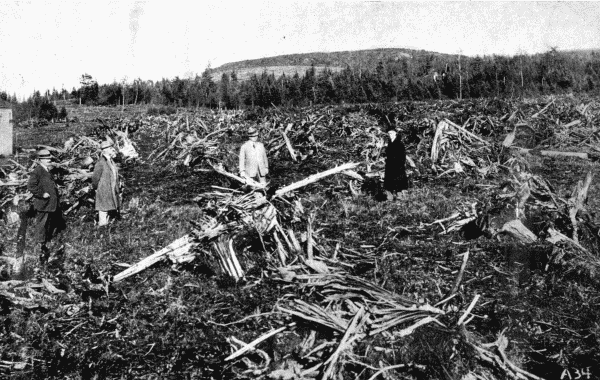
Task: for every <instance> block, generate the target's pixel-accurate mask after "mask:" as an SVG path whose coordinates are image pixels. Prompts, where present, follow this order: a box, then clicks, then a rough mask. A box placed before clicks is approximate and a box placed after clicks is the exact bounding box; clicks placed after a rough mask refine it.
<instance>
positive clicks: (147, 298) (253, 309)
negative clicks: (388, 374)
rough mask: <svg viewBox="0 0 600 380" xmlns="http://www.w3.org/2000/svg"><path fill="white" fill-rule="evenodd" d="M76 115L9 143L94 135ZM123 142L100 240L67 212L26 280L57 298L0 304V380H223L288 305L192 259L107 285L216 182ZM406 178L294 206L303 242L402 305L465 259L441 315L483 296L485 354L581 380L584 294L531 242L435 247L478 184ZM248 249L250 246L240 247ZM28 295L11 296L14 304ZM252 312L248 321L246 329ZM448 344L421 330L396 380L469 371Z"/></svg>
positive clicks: (264, 284) (185, 221)
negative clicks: (238, 351) (493, 345)
mask: <svg viewBox="0 0 600 380" xmlns="http://www.w3.org/2000/svg"><path fill="white" fill-rule="evenodd" d="M80 111H81V112H82V114H80V115H79V119H80V121H79V122H78V123H72V124H71V125H69V127H66V126H64V125H60V126H56V125H55V126H49V127H44V128H41V129H39V130H31V129H17V142H18V143H17V146H19V147H21V148H31V147H34V146H35V145H36V144H47V145H62V141H64V140H65V139H66V138H68V136H69V135H70V134H72V133H76V134H79V133H88V132H90V131H91V130H93V128H94V127H95V126H96V125H95V124H94V122H93V121H92V120H93V117H94V115H95V114H94V113H91V114H90V115H87V117H86V116H85V115H84V114H83V113H85V112H87V111H86V110H85V109H83V110H80ZM113 111H114V110H113ZM96 112H101V110H100V111H98V110H96ZM135 112H140V111H139V110H136V111H135ZM238 139H239V138H238ZM134 140H135V141H136V142H137V144H138V146H139V148H140V153H141V157H142V160H141V161H140V162H139V163H137V164H135V165H130V166H127V167H126V168H124V169H123V172H122V174H123V176H124V179H125V185H126V190H125V193H124V199H125V206H124V219H123V220H120V221H117V222H116V223H114V224H112V225H111V226H110V227H108V228H97V227H96V226H95V213H94V211H93V210H92V209H91V208H87V207H84V208H81V209H79V210H77V211H76V212H74V213H72V214H70V215H69V217H68V228H67V230H66V231H65V232H64V233H63V236H62V237H61V242H62V243H64V244H65V247H66V248H65V251H64V254H62V255H60V256H55V257H54V260H52V261H51V262H50V263H49V265H48V268H46V269H45V270H44V271H42V272H41V273H40V274H39V275H38V276H39V277H40V278H42V277H44V278H48V279H51V280H52V281H53V282H54V283H58V284H59V288H60V289H62V290H64V291H65V293H64V294H59V295H57V296H55V297H51V298H48V299H47V300H46V301H45V303H42V304H40V305H38V306H37V307H33V308H15V307H11V306H9V305H8V304H7V303H6V302H5V301H4V299H3V298H2V297H1V296H0V301H1V302H2V303H1V304H0V310H2V312H1V313H0V333H1V335H0V352H1V354H0V360H4V361H12V362H27V363H28V365H27V366H26V367H25V368H24V369H21V370H14V369H13V370H9V369H0V371H3V372H0V374H1V375H2V376H5V377H10V378H15V379H47V378H61V379H62V378H65V379H90V378H97V379H101V378H115V379H125V378H127V379H159V378H160V379H163V378H166V379H179V378H197V379H200V378H202V379H210V378H213V379H218V378H234V377H244V376H241V375H236V373H237V371H236V367H235V365H231V364H229V363H226V362H224V358H225V357H226V356H227V355H229V353H230V349H229V345H228V343H227V341H226V339H227V338H228V337H229V336H235V337H237V338H238V339H241V340H243V341H246V342H249V341H251V340H253V339H255V338H256V337H258V336H260V335H261V334H263V333H265V332H268V331H269V330H271V329H272V328H273V327H274V326H271V325H270V323H271V322H270V320H269V319H268V318H266V317H263V316H262V315H263V314H264V313H270V312H272V311H273V310H274V306H275V304H276V302H277V301H278V300H279V299H281V298H283V297H286V296H289V295H290V294H294V293H296V292H298V290H297V289H291V288H289V287H284V286H282V284H281V283H280V282H278V281H277V280H276V279H274V278H272V276H270V275H269V273H270V270H271V269H272V268H269V267H261V266H260V265H257V264H255V265H254V266H253V267H251V268H249V276H248V279H247V281H246V282H243V283H239V284H236V283H233V282H232V281H231V280H229V279H228V278H226V277H224V276H222V275H220V274H218V272H217V271H216V270H215V265H214V263H211V262H209V261H204V260H202V259H198V260H196V261H195V262H194V263H192V264H189V265H187V266H185V267H183V268H172V267H170V266H169V265H167V264H164V263H163V264H159V265H157V266H154V267H151V268H149V269H147V270H145V271H143V272H141V273H140V274H138V275H136V276H134V277H131V278H128V279H126V280H125V281H123V282H120V283H116V284H109V283H108V282H107V281H106V279H107V277H108V276H111V275H114V274H116V273H118V272H120V271H121V270H122V269H123V267H122V266H119V264H120V263H129V264H131V263H135V262H137V261H138V260H140V259H141V258H144V257H146V256H148V255H150V254H151V253H153V252H154V251H156V250H158V249H160V248H162V247H164V246H165V245H167V244H168V243H170V242H171V241H173V240H175V239H176V238H178V237H181V236H183V235H185V234H187V233H189V232H190V231H191V225H190V221H193V220H195V219H197V218H198V217H199V216H200V215H201V213H202V210H201V209H200V208H199V207H198V206H197V205H196V204H195V203H194V202H193V201H192V199H193V198H194V196H196V195H198V194H200V193H201V192H203V191H207V190H209V189H210V186H211V185H215V184H216V185H221V186H228V185H229V182H228V181H227V180H225V179H224V178H223V177H221V176H219V175H217V174H214V173H211V172H204V171H196V172H194V171H191V170H187V169H186V170H183V169H177V170H175V169H169V170H167V169H165V168H164V167H163V166H161V165H158V164H157V163H155V162H152V161H147V160H144V157H147V155H148V154H149V153H150V152H151V151H152V150H153V149H154V148H155V146H156V143H157V141H156V140H153V139H152V138H151V136H146V135H144V133H140V134H139V135H137V136H136V137H135V139H134ZM234 142H235V143H237V142H238V141H237V140H235V141H234ZM349 143H350V144H352V142H349ZM233 145H235V144H233V143H232V146H233ZM352 149H354V148H353V147H351V145H350V146H346V148H345V150H344V148H343V145H342V147H341V148H340V151H339V152H337V153H338V154H339V155H348V154H349V153H348V152H349V151H350V150H352ZM409 153H410V152H409ZM330 154H331V155H335V154H336V152H330ZM231 155H232V156H235V151H232V153H231ZM23 159H25V158H23ZM324 165H325V163H323V162H316V163H314V165H313V166H307V165H304V166H302V165H300V164H295V163H290V162H289V161H283V160H282V161H281V162H273V168H272V173H271V175H272V179H273V181H279V182H281V183H284V184H286V183H290V182H291V181H292V180H293V179H298V178H302V177H304V176H305V175H308V174H310V171H311V170H313V172H314V171H318V170H321V169H322V168H323V166H324ZM533 170H534V171H535V173H537V174H541V175H543V176H544V177H545V178H547V179H548V180H549V181H550V183H551V184H552V185H553V186H554V187H555V189H556V193H557V194H559V195H560V196H563V197H565V196H568V195H569V194H570V191H571V190H572V188H573V186H574V184H575V183H576V181H577V180H579V179H582V178H583V177H584V175H585V173H586V172H587V171H588V170H592V171H594V172H596V171H597V163H595V162H590V161H581V160H576V159H570V160H557V159H550V158H547V159H543V160H541V161H539V162H536V166H535V167H534V168H533ZM411 179H412V181H413V186H412V188H411V189H410V190H409V191H408V193H407V194H406V195H405V196H404V197H403V198H402V199H399V200H396V201H393V202H378V201H376V200H375V199H373V198H371V197H368V196H361V197H352V196H351V194H350V193H349V191H348V189H347V184H346V182H345V181H344V180H343V179H341V178H337V177H336V178H332V179H330V180H327V181H323V182H321V183H319V184H316V185H311V186H308V187H306V188H305V189H303V190H301V191H300V192H299V194H300V197H301V199H302V202H303V205H304V207H305V208H306V209H307V210H311V211H314V213H315V215H316V219H315V225H316V226H317V227H318V229H317V233H316V239H318V240H319V241H320V242H321V243H322V244H323V245H325V246H327V247H330V248H332V247H335V245H336V243H341V249H340V257H341V258H342V259H343V258H344V257H345V256H354V257H359V258H360V257H362V258H363V260H362V261H361V260H355V262H356V263H357V264H356V265H354V267H351V268H348V271H349V272H350V273H351V274H355V275H359V276H362V277H365V278H369V279H372V280H373V281H375V282H376V283H378V284H382V285H384V286H385V287H386V288H387V289H389V290H392V291H394V292H396V293H398V294H401V295H405V296H407V297H410V298H411V299H415V300H424V301H425V302H429V303H434V302H436V301H437V300H439V299H441V298H442V297H443V295H444V294H445V293H446V292H447V291H448V289H449V286H450V285H451V284H452V283H453V281H454V279H455V277H456V273H457V271H458V269H459V268H460V265H461V260H462V259H461V257H460V256H459V255H460V254H462V253H463V252H465V251H467V250H469V251H470V253H471V256H470V262H469V265H468V267H467V270H466V272H465V275H464V281H463V283H462V286H461V290H460V296H459V297H456V298H455V299H454V300H453V301H452V303H453V305H454V306H455V307H456V308H459V309H464V308H466V306H467V305H468V304H469V303H470V302H471V300H472V299H473V297H474V296H475V295H476V294H479V295H481V297H482V298H481V299H480V301H479V303H478V305H477V307H476V309H475V314H476V318H475V319H474V320H473V321H472V322H471V324H470V325H469V328H470V329H473V330H474V331H476V333H477V334H478V335H479V336H481V337H483V338H484V339H485V340H486V341H494V340H495V339H496V336H497V334H498V333H499V332H501V331H505V332H506V335H507V337H508V338H509V340H510V342H511V343H510V355H511V358H512V360H513V361H514V362H515V363H516V364H518V365H520V366H522V367H524V368H526V369H527V370H529V371H531V372H533V373H535V374H537V375H539V376H542V377H545V378H561V377H560V375H561V374H562V373H563V372H564V371H565V370H567V371H571V372H570V373H572V374H573V376H575V370H576V369H578V368H583V367H587V366H591V368H592V371H593V370H594V369H598V368H600V366H599V365H600V354H599V352H600V350H598V347H599V345H600V335H599V334H600V328H599V325H598V322H597V321H598V320H599V317H600V311H599V309H598V308H597V305H598V300H599V299H600V292H599V291H598V285H597V283H595V282H594V281H593V280H589V279H588V277H587V276H585V275H584V274H578V273H568V272H565V271H562V270H561V268H560V267H556V266H553V267H550V268H549V269H546V268H545V266H544V265H543V260H544V258H545V257H546V256H547V255H548V250H549V249H550V248H549V247H548V246H547V245H544V244H539V245H529V246H523V245H519V244H516V243H514V242H513V241H512V240H510V239H505V238H497V239H490V238H487V237H485V236H481V237H479V238H476V239H471V240H469V239H466V238H465V237H464V236H462V235H461V234H459V233H450V234H443V229H442V227H440V226H439V225H437V224H434V225H429V224H430V223H432V222H433V221H435V220H438V219H442V218H445V217H447V216H448V215H450V214H452V212H454V211H456V210H457V209H458V210H461V209H463V210H468V209H470V207H471V204H473V203H474V202H479V203H480V204H485V202H486V201H488V194H487V193H486V191H485V187H477V186H474V185H473V183H472V182H469V181H468V179H467V178H466V177H465V176H460V175H458V176H455V177H446V178H445V179H438V178H436V176H435V175H434V174H432V173H427V172H425V171H422V172H421V173H420V174H419V175H416V174H414V175H413V176H412V178H411ZM599 190H600V187H599V186H598V185H597V182H593V184H592V187H591V188H590V192H589V198H590V201H589V209H590V210H593V209H595V208H596V206H598V204H597V203H598V202H599V201H598V195H599ZM530 222H531V223H532V224H534V223H536V222H538V221H537V220H535V219H533V220H531V221H530ZM0 227H1V228H2V233H4V235H3V236H5V238H4V240H3V245H4V247H5V254H6V253H7V252H8V253H9V252H10V250H11V249H12V248H11V247H12V245H13V244H14V240H13V239H14V234H15V230H14V229H9V228H8V227H6V226H4V225H2V226H0ZM249 239H250V241H249V242H248V243H249V244H252V241H251V240H252V236H250V237H249ZM58 245H59V243H56V244H55V245H54V246H53V248H55V249H56V247H57V246H58ZM28 248H29V249H31V245H29V246H28ZM30 290H31V289H23V290H22V295H23V296H26V295H27V294H28V293H27V292H28V291H30ZM250 315H256V317H252V318H247V319H244V318H245V317H247V316H250ZM282 318H283V317H282ZM565 326H568V327H565ZM298 340H300V337H298V336H293V335H285V336H284V337H281V338H279V339H273V340H270V341H269V342H267V343H266V345H267V347H266V348H265V351H266V352H267V353H268V354H269V355H270V356H271V357H273V358H281V357H284V356H286V355H288V356H293V355H295V354H297V353H296V352H295V348H294V347H295V346H296V343H298V342H297V341H298ZM409 340H410V342H409ZM450 341H452V337H451V336H449V335H448V334H447V333H443V332H440V331H437V332H436V331H435V330H429V329H422V331H421V330H419V332H418V333H415V334H413V335H411V336H410V337H409V338H407V339H406V340H405V341H403V342H399V343H398V344H399V347H397V350H396V351H395V352H396V354H397V355H398V357H397V360H398V362H406V363H408V362H417V363H420V364H424V365H425V366H426V367H427V368H428V369H427V370H424V371H422V372H414V373H411V372H406V373H403V374H400V375H399V376H400V377H399V378H460V375H461V374H465V368H463V367H461V366H464V365H466V364H465V363H464V362H461V361H459V360H456V359H453V358H455V357H456V356H455V355H456V353H453V351H452V350H451V349H450V346H449V345H448V344H449V343H448V342H450ZM402 347H413V348H415V347H416V349H414V350H412V351H406V350H403V349H402ZM432 347H434V348H435V349H432ZM349 373H351V372H349ZM593 376H597V374H596V373H594V374H593ZM592 378H593V377H592Z"/></svg>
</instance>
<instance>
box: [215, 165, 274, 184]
mask: <svg viewBox="0 0 600 380" xmlns="http://www.w3.org/2000/svg"><path fill="white" fill-rule="evenodd" d="M211 167H212V168H213V170H214V171H216V172H217V173H219V174H222V175H224V176H225V177H229V178H231V179H234V180H236V181H238V182H240V183H243V184H244V185H248V186H251V187H253V188H256V189H264V188H265V185H263V184H262V183H259V182H256V181H255V180H253V179H251V178H242V177H240V176H237V175H235V174H233V173H229V172H228V171H227V170H225V169H224V168H223V165H222V164H218V165H211Z"/></svg>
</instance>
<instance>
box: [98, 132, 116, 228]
mask: <svg viewBox="0 0 600 380" xmlns="http://www.w3.org/2000/svg"><path fill="white" fill-rule="evenodd" d="M100 150H101V154H100V158H99V159H98V162H96V165H95V166H94V174H93V175H92V186H93V187H94V189H96V210H98V227H101V226H106V225H107V224H108V213H109V211H116V212H117V213H118V211H119V208H120V207H121V197H120V195H119V170H118V168H117V165H116V164H115V162H114V161H113V158H115V157H116V155H117V151H116V150H115V148H114V147H113V143H112V141H103V142H102V143H101V144H100Z"/></svg>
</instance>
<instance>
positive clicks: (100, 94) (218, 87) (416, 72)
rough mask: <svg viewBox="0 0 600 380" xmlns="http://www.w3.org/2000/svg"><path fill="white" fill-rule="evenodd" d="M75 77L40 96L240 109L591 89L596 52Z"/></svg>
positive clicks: (597, 71) (599, 82)
mask: <svg viewBox="0 0 600 380" xmlns="http://www.w3.org/2000/svg"><path fill="white" fill-rule="evenodd" d="M80 82H81V86H80V87H79V88H78V89H75V88H73V90H72V91H71V92H67V91H65V90H62V91H61V92H58V91H56V90H53V91H52V92H50V91H47V92H46V94H45V96H42V98H45V99H46V100H47V101H49V102H51V103H52V102H55V101H57V100H59V99H61V100H70V101H71V102H72V103H79V104H89V105H113V106H118V105H123V104H124V105H129V104H154V105H168V106H178V107H210V108H217V107H222V108H242V107H248V106H260V107H270V106H302V105H309V104H329V103H342V102H345V103H364V102H388V101H400V100H427V99H461V98H478V97H520V96H536V95H542V94H559V93H568V92H597V91H598V89H600V54H599V53H596V52H589V53H575V52H559V51H557V50H556V49H551V50H550V51H548V52H546V53H544V54H536V55H517V56H514V57H505V56H485V57H466V56H459V55H454V56H451V55H439V54H419V55H415V56H413V57H412V58H402V57H398V56H394V57H390V58H388V59H382V60H380V61H379V62H378V63H377V65H376V66H375V67H367V68H360V67H358V68H357V67H350V66H347V67H346V68H343V69H340V68H332V69H329V68H323V67H318V66H312V67H311V68H310V69H308V70H306V71H305V72H303V73H295V74H293V75H285V74H284V75H280V76H275V75H274V74H273V73H268V72H266V71H264V72H263V73H262V74H258V75H257V74H253V75H252V76H250V78H249V79H248V80H244V81H241V80H239V79H238V75H237V74H236V72H235V71H232V72H230V73H227V72H226V73H223V74H222V75H221V77H220V78H218V79H217V80H214V79H213V77H212V74H211V70H209V69H207V70H205V71H204V72H203V73H202V75H197V76H196V77H194V78H179V77H176V78H174V79H162V80H159V81H155V82H153V81H145V80H142V79H136V80H134V81H133V82H130V83H124V82H123V83H117V82H114V83H112V84H102V85H99V84H98V83H97V82H96V81H94V80H93V78H92V77H91V75H88V74H84V75H82V77H81V81H80ZM10 100H11V99H10V98H9V101H10ZM27 102H29V103H33V104H41V103H40V102H43V99H40V96H39V93H36V94H34V95H32V97H30V99H28V100H27Z"/></svg>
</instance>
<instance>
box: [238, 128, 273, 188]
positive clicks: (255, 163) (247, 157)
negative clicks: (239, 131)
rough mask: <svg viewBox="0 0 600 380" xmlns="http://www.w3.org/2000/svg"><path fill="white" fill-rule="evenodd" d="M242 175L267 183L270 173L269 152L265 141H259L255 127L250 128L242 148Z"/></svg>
mask: <svg viewBox="0 0 600 380" xmlns="http://www.w3.org/2000/svg"><path fill="white" fill-rule="evenodd" d="M239 169H240V176H242V178H251V179H254V180H256V181H258V182H259V183H261V184H263V185H264V184H266V183H267V179H266V176H267V174H268V173H269V162H268V159H267V152H266V151H265V146H264V145H263V143H261V142H258V131H257V130H256V128H254V127H250V128H249V129H248V141H246V142H245V143H244V144H243V145H242V147H241V148H240V165H239Z"/></svg>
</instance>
